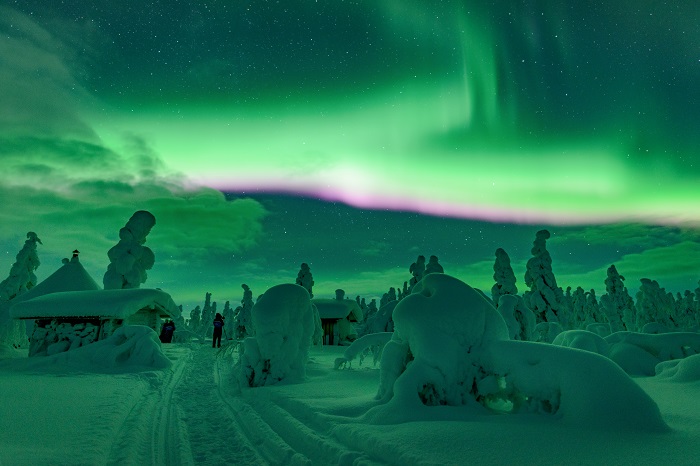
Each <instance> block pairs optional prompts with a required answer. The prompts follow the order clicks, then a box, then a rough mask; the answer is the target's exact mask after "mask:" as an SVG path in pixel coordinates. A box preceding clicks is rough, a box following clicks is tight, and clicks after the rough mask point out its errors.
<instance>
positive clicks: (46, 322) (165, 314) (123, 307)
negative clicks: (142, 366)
mask: <svg viewBox="0 0 700 466" xmlns="http://www.w3.org/2000/svg"><path fill="white" fill-rule="evenodd" d="M78 254H79V252H78V251H77V250H75V251H73V257H72V258H71V259H70V260H68V259H64V260H63V266H62V267H60V268H59V269H58V270H56V271H55V272H54V273H53V274H51V275H50V276H49V277H48V278H46V279H45V280H44V281H42V282H41V283H39V284H38V285H36V286H35V287H34V288H32V289H31V290H29V291H27V292H26V293H24V294H22V295H20V296H18V297H16V298H15V299H13V300H12V301H10V316H11V317H13V318H15V319H21V320H24V321H26V322H32V321H33V322H34V328H33V329H31V330H29V333H30V335H31V336H30V346H29V355H30V356H35V355H49V354H55V353H60V352H63V351H67V350H69V349H71V348H77V347H80V346H84V345H86V344H89V343H92V342H94V341H97V340H101V339H103V338H106V337H108V336H110V335H111V334H112V333H114V331H115V330H116V329H117V328H119V327H121V326H122V325H145V326H148V327H150V328H152V329H154V330H156V331H159V330H160V329H159V324H160V320H161V319H165V318H168V319H172V318H175V317H176V316H178V315H179V313H180V311H179V308H178V307H177V306H176V305H175V303H174V302H173V300H172V298H171V297H170V295H169V294H167V293H165V292H164V291H161V290H154V289H145V288H135V289H126V290H102V289H100V287H99V286H98V285H97V283H96V282H95V280H93V279H92V277H91V276H90V275H89V274H88V273H87V271H86V270H85V268H84V267H83V266H82V264H81V263H80V259H79V258H78ZM30 328H31V327H30Z"/></svg>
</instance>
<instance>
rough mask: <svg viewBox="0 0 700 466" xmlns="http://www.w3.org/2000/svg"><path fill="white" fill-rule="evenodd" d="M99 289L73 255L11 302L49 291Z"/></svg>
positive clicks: (18, 301)
mask: <svg viewBox="0 0 700 466" xmlns="http://www.w3.org/2000/svg"><path fill="white" fill-rule="evenodd" d="M99 289H100V287H99V285H98V284H97V283H96V282H95V280H93V279H92V277H91V276H90V275H89V274H88V273H87V271H86V270H85V268H84V267H83V265H82V264H81V263H80V260H79V259H78V256H74V257H73V258H71V260H69V261H68V262H66V263H64V264H63V266H62V267H60V268H59V269H58V270H56V271H55V272H54V273H52V274H51V275H49V276H48V277H47V278H46V279H45V280H44V281H42V282H41V283H39V284H37V285H36V286H35V287H34V288H32V289H31V290H29V291H27V292H26V293H24V294H22V295H20V296H17V297H16V298H14V299H13V300H12V303H13V304H17V303H20V302H22V301H28V300H30V299H33V298H37V297H39V296H43V295H46V294H50V293H59V292H63V291H88V290H91V291H92V290H99Z"/></svg>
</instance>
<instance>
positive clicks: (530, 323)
mask: <svg viewBox="0 0 700 466" xmlns="http://www.w3.org/2000/svg"><path fill="white" fill-rule="evenodd" d="M494 286H495V285H494ZM498 312H499V314H501V317H503V320H504V321H505V322H506V325H507V326H508V334H509V335H510V339H511V340H523V341H529V340H532V337H533V334H534V331H535V314H533V312H532V311H531V310H530V309H528V308H527V306H526V305H525V301H523V298H521V297H520V296H516V295H512V294H505V295H502V296H501V297H500V299H499V300H498Z"/></svg>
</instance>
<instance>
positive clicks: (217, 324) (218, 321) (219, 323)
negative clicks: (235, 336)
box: [211, 312, 224, 348]
mask: <svg viewBox="0 0 700 466" xmlns="http://www.w3.org/2000/svg"><path fill="white" fill-rule="evenodd" d="M223 331H224V318H223V316H222V315H221V314H219V313H218V312H217V313H216V316H215V317H214V337H213V339H212V341H211V347H212V348H221V334H222V333H223Z"/></svg>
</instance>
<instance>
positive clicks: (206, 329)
mask: <svg viewBox="0 0 700 466" xmlns="http://www.w3.org/2000/svg"><path fill="white" fill-rule="evenodd" d="M215 307H216V303H214V304H213V305H212V302H211V293H205V294H204V307H203V308H202V323H201V324H200V326H199V331H198V332H197V333H199V334H200V335H202V336H204V337H207V338H208V337H210V336H212V334H213V333H214V328H213V326H212V322H213V321H214V314H215V313H216V311H215Z"/></svg>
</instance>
